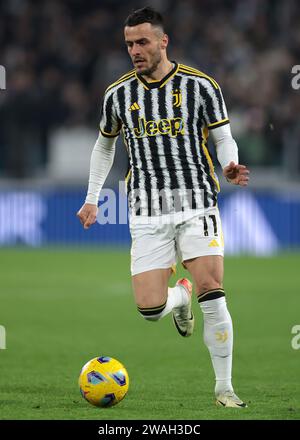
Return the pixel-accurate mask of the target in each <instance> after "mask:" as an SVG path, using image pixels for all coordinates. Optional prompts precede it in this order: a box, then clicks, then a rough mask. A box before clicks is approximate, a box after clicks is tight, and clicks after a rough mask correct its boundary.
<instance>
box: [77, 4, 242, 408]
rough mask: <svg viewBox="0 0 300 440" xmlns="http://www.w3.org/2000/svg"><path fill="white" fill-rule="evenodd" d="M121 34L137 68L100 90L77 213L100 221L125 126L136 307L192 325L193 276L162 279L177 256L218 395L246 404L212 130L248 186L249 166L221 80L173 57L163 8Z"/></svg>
mask: <svg viewBox="0 0 300 440" xmlns="http://www.w3.org/2000/svg"><path fill="white" fill-rule="evenodd" d="M124 35H125V42H126V45H127V49H128V53H129V56H130V58H131V60H132V62H133V66H134V69H133V70H131V71H130V72H128V73H126V74H125V75H123V76H122V77H121V78H120V79H118V80H117V81H116V82H114V83H113V84H111V85H110V86H109V87H108V88H107V90H106V92H105V95H104V99H103V104H102V113H101V120H100V132H99V137H98V139H97V141H96V144H95V146H94V149H93V152H92V156H91V164H90V177H89V186H88V192H87V197H86V200H85V203H84V205H83V206H82V207H81V209H80V210H79V211H78V213H77V216H78V217H79V219H80V221H81V223H82V225H83V226H84V228H86V229H87V228H89V227H90V226H91V225H92V224H93V223H94V222H95V221H96V215H97V204H98V200H99V194H100V190H101V188H102V186H103V184H104V182H105V179H106V177H107V175H108V173H109V171H110V169H111V166H112V163H113V159H114V154H115V144H116V139H117V137H118V136H119V134H120V132H121V131H122V132H123V137H124V141H125V144H126V147H127V150H128V155H129V161H130V167H129V172H128V174H127V177H126V185H127V193H128V205H129V219H130V232H131V236H132V247H131V274H132V284H133V290H134V294H135V300H136V304H137V307H138V311H139V312H140V314H141V315H142V316H143V317H144V318H145V319H146V320H148V321H157V320H159V319H161V318H163V317H164V316H166V315H167V314H168V313H170V312H172V316H173V321H174V324H175V327H176V329H177V331H178V332H179V334H180V335H181V336H184V337H187V336H190V335H191V334H192V333H193V328H194V315H193V312H192V310H191V297H192V284H191V282H190V281H189V280H188V279H186V278H183V279H180V280H178V281H177V283H176V285H175V286H174V287H168V282H169V278H170V276H171V274H172V271H173V267H174V264H175V263H176V260H177V258H179V259H180V260H181V262H182V264H183V265H184V267H185V268H186V269H187V270H188V272H189V273H190V274H191V276H192V279H193V281H194V284H195V293H196V295H197V300H198V303H199V307H200V309H201V310H202V312H203V319H204V342H205V344H206V346H207V348H208V350H209V353H210V356H211V360H212V365H213V368H214V372H215V377H216V384H215V395H216V402H217V404H218V405H221V406H224V407H235V408H243V407H245V406H246V404H245V403H244V402H243V401H241V400H240V399H239V398H238V397H237V395H236V394H235V393H234V390H233V386H232V383H231V374H232V373H231V372H232V347H233V331H232V321H231V317H230V314H229V312H228V309H227V305H226V299H225V292H224V289H223V254H224V249H223V246H224V245H223V237H222V229H221V221H220V215H219V211H218V207H217V193H218V191H219V183H218V179H217V176H216V175H215V173H214V167H213V163H212V160H211V158H210V155H209V152H208V149H207V147H206V141H207V137H208V134H210V135H211V138H212V140H213V142H214V145H215V147H216V152H217V158H218V161H219V162H220V164H221V166H222V168H223V174H224V176H225V177H226V179H227V180H228V181H229V182H230V183H232V184H234V185H240V186H246V185H247V183H248V180H249V176H248V174H249V171H248V169H247V168H246V166H244V165H240V164H238V152H237V145H236V142H235V141H234V139H233V138H232V135H231V130H230V125H229V119H228V116H227V110H226V107H225V103H224V100H223V96H222V93H221V89H220V86H219V85H218V84H217V82H216V81H215V80H214V79H213V78H211V77H210V76H208V75H206V74H205V73H203V72H201V71H199V70H197V69H195V68H192V67H188V66H185V65H183V64H179V63H177V62H175V61H170V60H169V58H168V56H167V46H168V36H167V35H166V34H165V31H164V25H163V19H162V16H161V15H160V14H159V13H158V12H157V11H155V10H154V9H152V8H149V7H146V8H143V9H139V10H137V11H135V12H133V13H132V14H131V15H129V17H128V18H127V19H126V21H125V27H124Z"/></svg>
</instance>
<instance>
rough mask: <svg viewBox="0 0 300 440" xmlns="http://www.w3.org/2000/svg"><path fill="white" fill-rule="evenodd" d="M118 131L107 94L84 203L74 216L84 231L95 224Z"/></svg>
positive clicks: (109, 97)
mask: <svg viewBox="0 0 300 440" xmlns="http://www.w3.org/2000/svg"><path fill="white" fill-rule="evenodd" d="M120 129H121V121H120V120H119V119H118V117H117V115H116V112H115V108H114V104H113V94H112V93H108V94H106V95H105V96H104V99H103V104H102V111H101V119H100V132H99V136H98V139H97V141H96V143H95V145H94V148H93V151H92V155H91V162H90V175H89V185H88V191H87V196H86V199H85V203H84V204H83V206H82V207H81V208H80V209H79V211H78V212H77V214H76V215H77V217H78V218H79V220H80V222H81V224H82V225H83V227H84V229H88V228H89V227H90V226H91V225H92V224H93V223H95V222H96V218H97V211H98V200H99V195H100V191H101V189H102V187H103V185H104V182H105V180H106V178H107V176H108V174H109V172H110V170H111V167H112V164H113V161H114V156H115V146H116V140H117V137H118V135H119V133H120Z"/></svg>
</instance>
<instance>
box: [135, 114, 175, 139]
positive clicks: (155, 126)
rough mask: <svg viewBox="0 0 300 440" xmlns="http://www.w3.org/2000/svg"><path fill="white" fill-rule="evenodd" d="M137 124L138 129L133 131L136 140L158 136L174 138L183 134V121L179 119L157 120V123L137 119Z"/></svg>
mask: <svg viewBox="0 0 300 440" xmlns="http://www.w3.org/2000/svg"><path fill="white" fill-rule="evenodd" d="M138 124H139V125H138V128H134V129H133V132H134V134H135V137H137V138H141V137H145V136H157V135H159V134H169V135H170V136H172V137H176V136H177V135H178V134H184V121H183V119H181V118H170V119H159V120H158V121H146V119H145V118H139V119H138Z"/></svg>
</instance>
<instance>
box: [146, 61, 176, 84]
mask: <svg viewBox="0 0 300 440" xmlns="http://www.w3.org/2000/svg"><path fill="white" fill-rule="evenodd" d="M173 67H174V65H173V63H172V62H171V61H169V60H168V59H166V60H163V61H161V63H159V65H158V66H157V69H156V70H155V72H153V73H152V74H151V75H149V76H148V75H143V77H144V78H145V80H146V81H148V82H149V81H161V80H162V79H163V78H164V77H165V76H167V75H168V73H170V72H171V70H172V69H173Z"/></svg>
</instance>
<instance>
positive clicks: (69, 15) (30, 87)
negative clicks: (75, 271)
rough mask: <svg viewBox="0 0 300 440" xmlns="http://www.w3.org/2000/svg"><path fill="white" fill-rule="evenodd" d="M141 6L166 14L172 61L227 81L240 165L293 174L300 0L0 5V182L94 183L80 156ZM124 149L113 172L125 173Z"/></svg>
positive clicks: (299, 94) (298, 158)
mask: <svg viewBox="0 0 300 440" xmlns="http://www.w3.org/2000/svg"><path fill="white" fill-rule="evenodd" d="M146 4H148V5H151V6H153V7H157V8H158V9H159V10H160V11H161V12H162V13H163V14H164V16H165V21H166V29H167V33H168V34H169V36H170V46H169V56H170V58H171V59H173V60H176V61H178V62H183V63H185V64H188V65H191V66H194V67H197V68H198V69H200V70H202V71H204V72H206V73H207V74H209V75H211V76H213V77H214V78H215V79H216V80H217V81H218V82H219V83H220V85H221V87H222V90H223V94H224V97H225V100H226V103H227V107H228V109H229V115H230V119H231V123H232V129H233V133H234V137H235V139H236V140H237V143H238V145H239V149H240V160H241V162H245V163H247V164H248V165H249V166H251V167H258V168H260V167H262V168H263V169H269V170H271V169H276V170H277V171H278V169H280V170H281V172H282V176H283V175H284V176H286V178H293V179H296V180H297V179H298V178H299V173H300V155H299V150H300V122H299V115H300V90H294V89H293V88H292V86H291V81H292V76H293V75H292V73H291V69H292V66H293V65H297V64H300V5H299V2H298V1H296V0H287V1H283V0H272V1H268V0H159V1H155V0H152V1H148V2H146V3H145V2H141V1H131V0H129V1H126V2H124V1H122V0H88V1H83V0H63V1H61V0H40V1H36V0H9V1H1V2H0V64H1V65H3V66H5V68H6V77H7V84H6V90H5V91H0V121H1V125H0V151H1V155H0V178H19V179H24V178H35V177H41V176H50V177H51V178H53V179H55V178H57V179H61V180H63V178H64V177H66V179H67V178H68V176H69V178H72V176H73V179H75V180H76V177H77V178H78V179H79V180H80V179H82V180H83V179H84V178H85V179H87V174H86V173H87V168H86V167H87V165H85V167H84V171H83V172H82V173H81V171H80V170H81V168H80V163H81V160H83V159H84V157H85V159H84V160H85V164H87V162H86V161H88V160H89V155H90V151H91V148H92V146H93V143H94V140H95V139H96V137H97V130H98V122H99V116H100V104H101V99H102V94H103V92H104V90H105V88H106V87H107V86H108V85H109V84H110V83H112V82H114V80H116V79H117V78H118V77H119V76H120V75H122V74H123V73H124V72H126V71H128V70H129V69H131V63H130V59H129V57H128V54H127V51H126V47H125V44H124V41H123V22H124V20H125V18H126V17H127V15H128V14H129V13H130V12H131V11H132V10H134V9H136V8H139V7H143V6H145V5H146ZM120 142H121V141H120ZM119 151H120V154H119V155H117V156H118V157H117V158H116V167H117V168H114V170H115V171H114V172H117V173H118V170H119V169H120V173H123V169H124V170H125V169H126V167H127V163H126V157H125V150H123V148H122V147H120V150H119ZM70 153H71V156H72V157H71V158H70ZM76 157H78V165H79V166H76ZM70 160H71V161H72V160H73V162H74V169H73V170H72V167H70ZM116 170H117V171H116ZM122 175H123V174H122Z"/></svg>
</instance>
